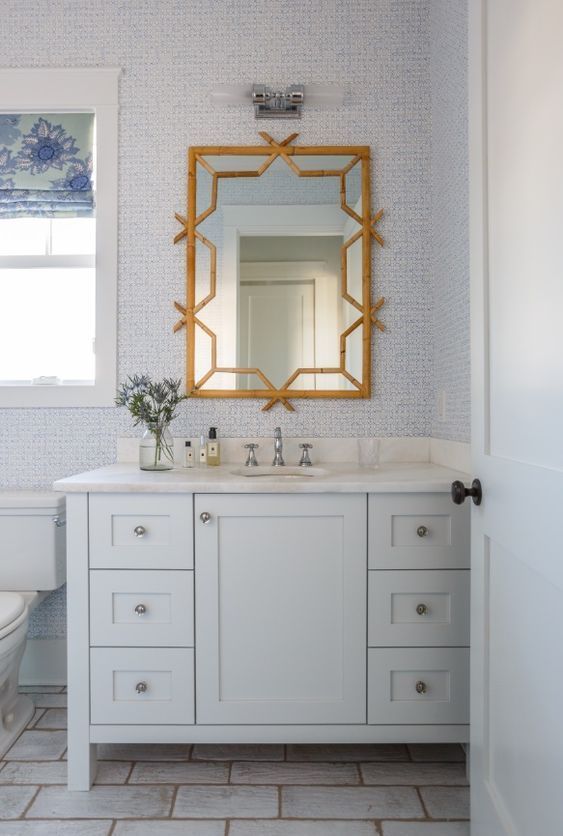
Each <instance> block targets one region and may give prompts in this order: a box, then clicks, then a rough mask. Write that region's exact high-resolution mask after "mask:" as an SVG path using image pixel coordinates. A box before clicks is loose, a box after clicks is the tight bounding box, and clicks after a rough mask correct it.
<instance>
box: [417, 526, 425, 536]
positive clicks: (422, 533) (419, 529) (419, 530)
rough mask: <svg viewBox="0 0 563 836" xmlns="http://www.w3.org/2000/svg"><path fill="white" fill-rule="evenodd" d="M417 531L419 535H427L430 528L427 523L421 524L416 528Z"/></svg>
mask: <svg viewBox="0 0 563 836" xmlns="http://www.w3.org/2000/svg"><path fill="white" fill-rule="evenodd" d="M416 533H417V534H418V536H419V537H426V535H427V534H428V529H427V528H426V526H425V525H419V526H418V528H417V529H416Z"/></svg>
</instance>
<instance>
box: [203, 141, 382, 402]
mask: <svg viewBox="0 0 563 836" xmlns="http://www.w3.org/2000/svg"><path fill="white" fill-rule="evenodd" d="M204 150H205V151H209V150H210V149H202V153H201V154H199V153H198V154H196V166H195V168H196V206H195V210H194V211H195V219H196V227H195V253H196V257H195V276H194V281H195V309H194V310H195V317H196V319H195V340H194V357H193V372H194V379H195V386H196V389H198V390H201V391H204V390H209V391H211V390H213V391H215V390H240V391H242V392H246V393H250V392H251V391H252V392H256V393H257V394H259V393H260V392H261V391H264V392H267V391H268V390H269V391H271V390H278V389H282V390H291V391H304V390H307V391H316V390H333V391H334V390H343V391H350V392H355V393H356V394H358V391H359V390H360V389H361V386H362V379H363V362H364V355H363V342H364V333H363V332H364V328H363V327H362V325H363V311H364V309H365V307H366V306H367V305H369V290H368V298H364V281H363V254H364V242H363V234H362V230H363V225H362V160H361V157H360V156H354V155H353V154H331V153H327V154H303V155H301V154H300V155H299V156H294V157H293V156H290V157H286V158H282V157H281V156H277V157H276V158H275V159H273V161H272V159H271V154H272V150H273V149H271V148H270V149H268V148H267V147H266V148H265V149H264V152H263V155H262V156H260V155H257V154H256V153H254V154H244V153H241V154H237V153H234V154H228V153H223V151H222V152H221V154H211V153H203V151H204ZM224 150H225V151H226V150H227V149H224ZM260 150H262V149H260ZM292 163H294V164H296V165H297V166H298V168H299V170H300V171H301V172H302V175H301V176H299V175H298V173H297V172H296V171H295V170H293V168H292V167H291V165H292ZM260 172H262V173H260ZM343 204H344V205H345V206H346V207H347V209H343V208H342V206H343ZM368 237H369V236H368ZM342 358H345V359H344V360H342ZM215 369H218V371H215ZM300 369H303V370H304V371H302V372H299V371H298V370H300ZM342 369H344V373H343V372H342V371H341V370H342ZM327 395H328V391H327Z"/></svg>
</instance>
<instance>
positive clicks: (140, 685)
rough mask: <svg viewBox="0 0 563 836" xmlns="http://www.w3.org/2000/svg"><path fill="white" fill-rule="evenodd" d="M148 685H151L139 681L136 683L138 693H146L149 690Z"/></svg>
mask: <svg viewBox="0 0 563 836" xmlns="http://www.w3.org/2000/svg"><path fill="white" fill-rule="evenodd" d="M148 687H149V686H148V685H147V683H146V682H137V684H136V685H135V691H136V692H137V693H138V694H144V693H145V692H146V691H147V690H148Z"/></svg>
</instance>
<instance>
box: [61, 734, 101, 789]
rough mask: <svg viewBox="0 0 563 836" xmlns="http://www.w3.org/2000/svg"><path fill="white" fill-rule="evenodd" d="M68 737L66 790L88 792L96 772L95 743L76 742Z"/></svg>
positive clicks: (86, 741)
mask: <svg viewBox="0 0 563 836" xmlns="http://www.w3.org/2000/svg"><path fill="white" fill-rule="evenodd" d="M73 737H74V739H72V740H71V739H70V737H69V747H68V789H69V790H70V791H71V792H88V790H89V789H90V787H91V786H92V784H93V783H94V779H95V777H96V772H97V770H98V758H97V749H98V747H97V746H96V744H95V743H90V742H89V741H88V740H84V741H78V740H76V735H73Z"/></svg>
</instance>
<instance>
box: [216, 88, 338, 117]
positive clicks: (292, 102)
mask: <svg viewBox="0 0 563 836" xmlns="http://www.w3.org/2000/svg"><path fill="white" fill-rule="evenodd" d="M211 101H212V102H213V104H215V105H217V106H218V107H232V106H236V105H249V104H251V105H253V106H254V115H255V117H256V118H257V119H300V118H301V111H302V109H303V105H304V104H307V106H309V107H313V108H320V109H327V108H330V109H334V108H337V107H342V105H343V104H344V90H342V88H341V87H336V86H334V85H329V84H290V85H288V86H287V87H274V86H273V85H270V84H253V85H252V84H219V85H217V86H216V87H214V88H213V90H212V91H211Z"/></svg>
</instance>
